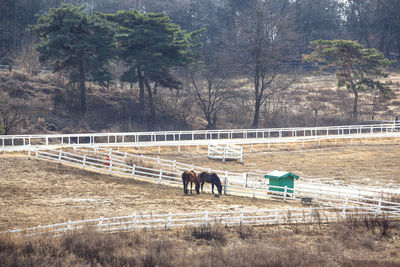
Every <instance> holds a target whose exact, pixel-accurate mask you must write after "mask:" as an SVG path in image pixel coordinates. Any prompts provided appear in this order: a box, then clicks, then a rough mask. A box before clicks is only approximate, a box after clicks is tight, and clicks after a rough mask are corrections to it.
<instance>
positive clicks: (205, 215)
mask: <svg viewBox="0 0 400 267" xmlns="http://www.w3.org/2000/svg"><path fill="white" fill-rule="evenodd" d="M204 220H205V223H206V226H207V225H208V211H206V212H204Z"/></svg>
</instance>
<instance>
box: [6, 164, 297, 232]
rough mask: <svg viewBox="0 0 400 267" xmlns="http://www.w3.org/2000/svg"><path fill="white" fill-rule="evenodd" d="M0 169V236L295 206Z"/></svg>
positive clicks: (57, 168) (64, 170)
mask: <svg viewBox="0 0 400 267" xmlns="http://www.w3.org/2000/svg"><path fill="white" fill-rule="evenodd" d="M0 166H2V171H1V172H0V210H1V213H0V231H4V230H9V229H17V228H18V229H19V228H26V227H32V226H37V225H48V224H54V223H59V222H66V221H68V220H81V219H90V218H99V217H113V216H114V217H115V216H125V215H131V214H134V213H137V214H149V213H154V214H165V213H168V212H172V213H177V212H195V211H206V210H207V211H213V210H215V211H217V210H218V211H221V210H237V209H275V208H285V207H287V208H289V207H292V208H293V207H299V206H300V204H299V203H297V202H286V203H285V202H281V201H266V200H258V199H252V198H241V197H234V196H222V197H220V198H215V197H213V196H212V195H211V194H200V195H196V194H193V195H189V196H185V195H184V194H183V190H182V188H181V187H176V188H175V187H169V186H163V185H161V186H160V185H157V184H151V183H147V182H141V181H133V180H131V179H128V178H122V177H113V176H108V175H104V174H98V173H94V172H89V171H84V170H80V169H76V168H74V167H68V166H63V165H58V164H57V163H53V162H47V161H43V160H34V159H32V160H27V159H26V158H21V157H11V158H8V157H7V158H5V159H0ZM206 186H207V185H205V187H206ZM193 192H195V190H194V188H193Z"/></svg>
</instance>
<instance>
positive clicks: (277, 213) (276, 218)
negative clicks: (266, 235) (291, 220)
mask: <svg viewBox="0 0 400 267" xmlns="http://www.w3.org/2000/svg"><path fill="white" fill-rule="evenodd" d="M278 222H279V209H278V208H276V211H275V223H276V224H278Z"/></svg>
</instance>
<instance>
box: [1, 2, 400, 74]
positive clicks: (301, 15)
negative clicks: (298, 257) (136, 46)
mask: <svg viewBox="0 0 400 267" xmlns="http://www.w3.org/2000/svg"><path fill="white" fill-rule="evenodd" d="M62 3H66V4H73V5H75V6H80V5H84V6H85V12H93V11H98V12H102V13H115V12H116V11H118V10H129V9H131V10H132V9H135V10H139V11H144V12H155V13H158V12H165V13H166V14H167V15H168V16H169V17H170V18H171V20H172V21H173V22H174V23H175V24H177V25H179V26H180V27H181V28H182V29H184V30H186V31H188V32H190V31H193V30H196V29H200V28H206V29H207V32H205V33H204V35H203V40H207V44H208V46H210V47H213V48H214V49H216V48H223V49H225V48H226V47H227V46H230V44H232V42H233V41H235V40H237V39H238V38H240V37H241V36H242V34H243V33H244V31H245V29H244V27H245V26H246V25H248V24H249V23H251V20H253V19H254V17H255V16H256V12H257V10H258V11H259V10H260V8H267V9H268V10H269V11H268V13H269V14H270V15H271V18H274V19H280V20H284V21H282V23H284V24H285V25H286V27H288V28H291V32H292V33H293V34H296V41H297V43H296V50H297V56H298V57H297V58H300V56H299V55H301V54H303V53H305V52H307V49H308V46H309V44H310V42H311V41H312V40H316V39H347V40H355V41H357V42H358V43H360V44H362V45H364V46H366V47H367V48H376V49H378V50H380V51H382V52H383V53H384V55H385V57H388V58H390V59H399V58H400V17H399V16H400V15H399V12H398V10H400V2H399V1H397V0H347V1H343V0H283V1H282V0H266V1H260V0H248V1H239V0H200V1H196V0H170V1H164V0H123V1H121V0H18V1H17V0H1V1H0V5H1V10H0V30H1V32H2V34H1V35H0V60H1V63H6V62H7V54H9V53H8V52H10V50H12V49H16V48H17V47H18V46H19V45H20V44H21V43H22V42H23V40H24V39H26V38H29V33H27V32H26V31H25V29H26V27H27V26H28V25H30V24H34V23H36V21H37V16H36V14H45V13H47V12H48V11H49V9H50V8H55V7H60V6H61V4H62ZM261 6H263V7H261ZM282 14H286V16H285V17H282V16H281V15H282ZM243 23H244V24H243ZM293 37H294V36H293ZM231 52H233V51H231ZM231 55H233V53H232V54H231ZM232 68H233V67H232Z"/></svg>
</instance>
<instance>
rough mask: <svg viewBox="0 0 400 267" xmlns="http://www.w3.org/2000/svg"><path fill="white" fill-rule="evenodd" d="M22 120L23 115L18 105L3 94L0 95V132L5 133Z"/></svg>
mask: <svg viewBox="0 0 400 267" xmlns="http://www.w3.org/2000/svg"><path fill="white" fill-rule="evenodd" d="M23 121H24V116H23V115H22V112H21V110H20V108H19V105H17V104H16V103H12V101H11V100H10V98H9V97H8V96H7V95H6V94H5V93H3V94H1V95H0V133H1V132H2V133H1V134H5V135H7V134H8V133H9V132H10V130H12V129H14V128H15V127H17V126H18V125H19V124H20V123H21V122H23Z"/></svg>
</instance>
